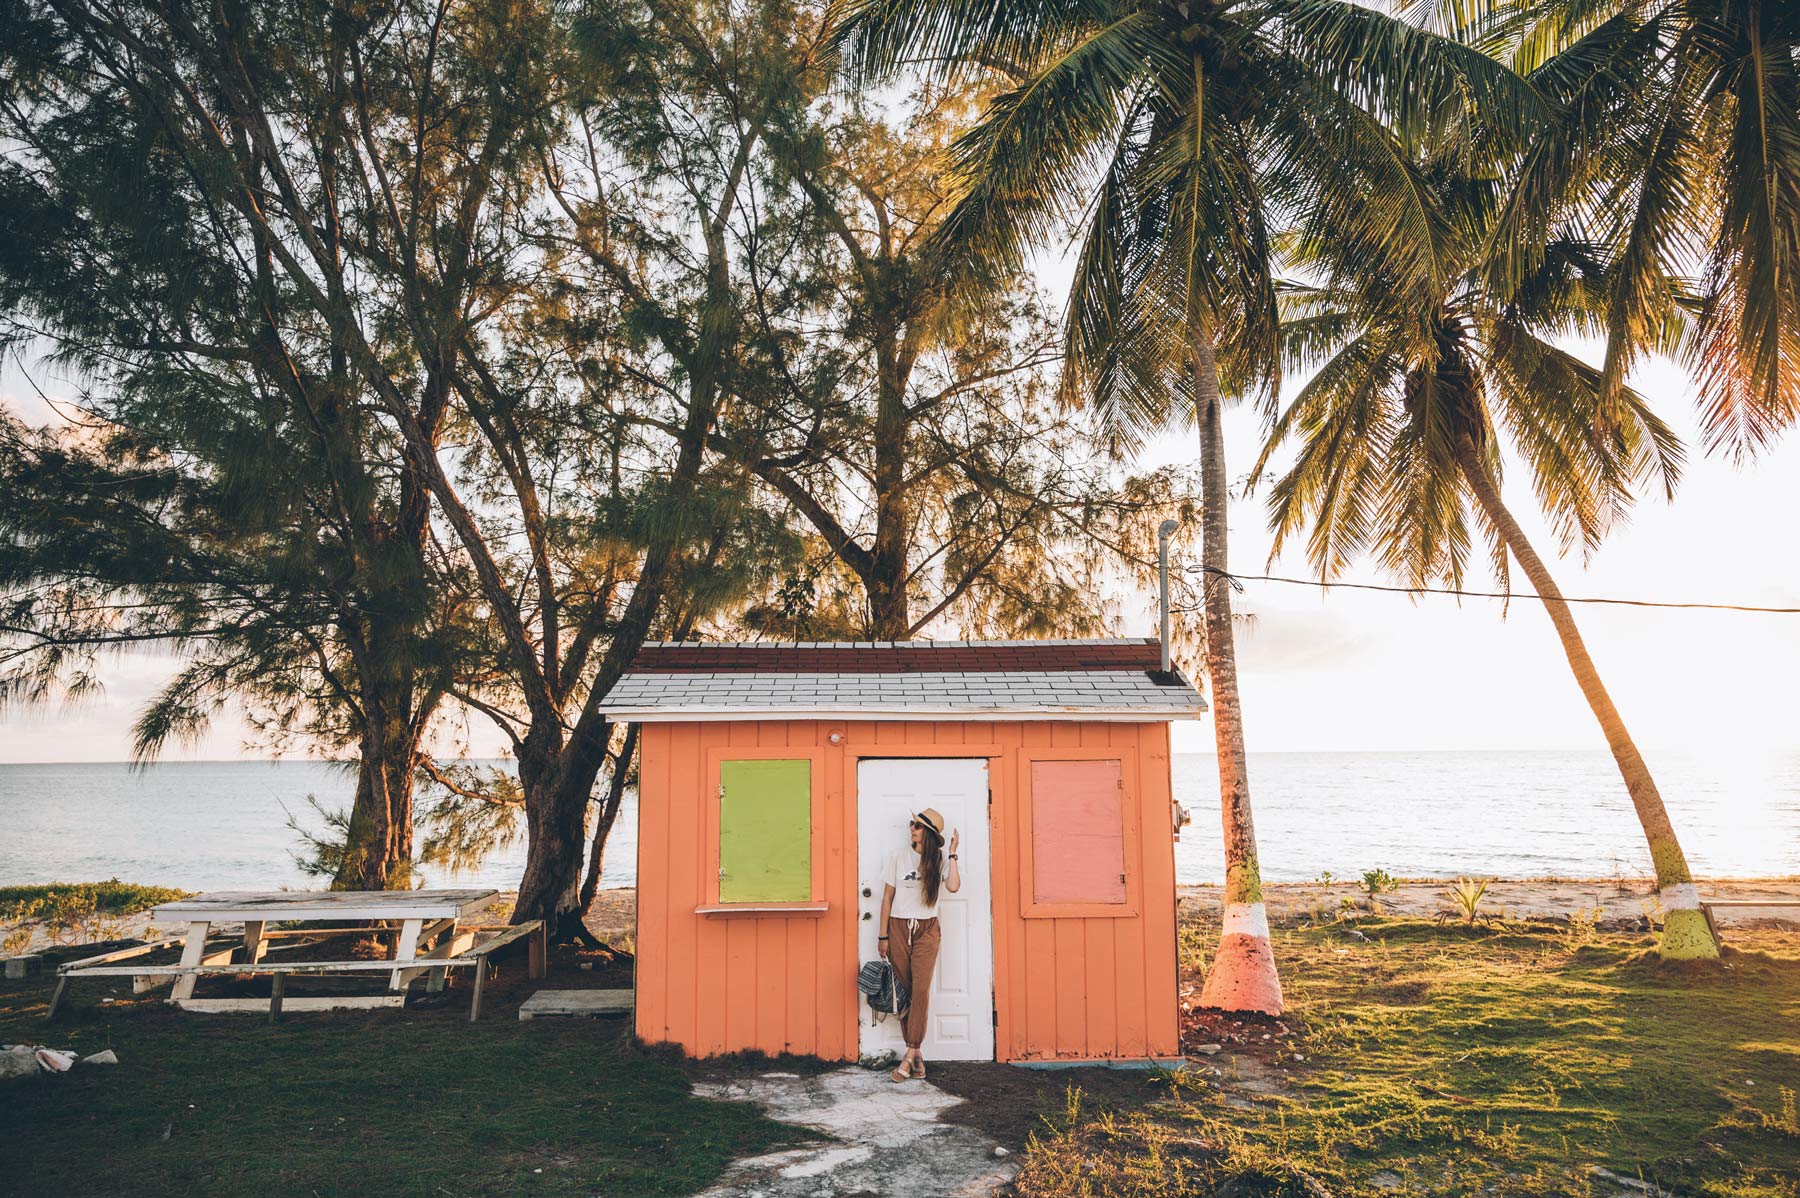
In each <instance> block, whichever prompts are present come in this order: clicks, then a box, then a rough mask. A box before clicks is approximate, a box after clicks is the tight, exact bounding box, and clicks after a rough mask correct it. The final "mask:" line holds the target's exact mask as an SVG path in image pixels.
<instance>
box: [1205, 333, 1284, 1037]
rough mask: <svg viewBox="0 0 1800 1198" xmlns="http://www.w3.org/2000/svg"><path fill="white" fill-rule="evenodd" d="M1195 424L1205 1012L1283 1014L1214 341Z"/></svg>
mask: <svg viewBox="0 0 1800 1198" xmlns="http://www.w3.org/2000/svg"><path fill="white" fill-rule="evenodd" d="M1192 342H1193V369H1194V389H1195V407H1196V409H1197V410H1196V413H1195V414H1196V417H1197V420H1198V424H1199V426H1200V491H1201V505H1202V506H1201V541H1200V560H1201V562H1202V563H1203V566H1204V568H1205V571H1206V573H1205V576H1204V577H1203V579H1202V580H1201V587H1202V595H1203V603H1202V606H1203V608H1204V614H1205V622H1206V674H1207V678H1208V679H1209V680H1210V682H1211V684H1212V696H1211V698H1212V719H1213V742H1214V745H1215V748H1216V751H1217V753H1218V760H1219V815H1220V819H1221V821H1222V823H1223V825H1224V831H1225V917H1224V927H1223V929H1222V931H1221V934H1220V937H1219V951H1218V953H1217V954H1216V955H1215V956H1214V958H1213V964H1212V968H1211V969H1210V970H1208V971H1207V974H1206V985H1205V987H1204V989H1203V990H1202V991H1201V995H1200V1001H1201V1003H1202V1005H1204V1006H1208V1007H1217V1008H1219V1009H1221V1010H1226V1011H1259V1012H1261V1013H1263V1014H1265V1015H1279V1014H1280V1013H1281V1011H1282V998H1281V979H1280V977H1279V976H1278V975H1277V974H1276V972H1275V957H1274V953H1273V951H1272V949H1271V946H1270V944H1269V919H1268V915H1267V913H1266V911H1265V909H1264V907H1263V896H1262V871H1261V867H1260V865H1259V864H1258V861H1257V855H1256V826H1255V824H1254V823H1253V822H1252V820H1251V817H1250V770H1249V764H1248V762H1247V761H1246V758H1245V753H1244V714H1243V707H1242V705H1241V703H1240V702H1239V699H1238V677H1237V643H1236V641H1235V640H1234V639H1233V631H1232V627H1231V581H1230V579H1229V578H1228V577H1227V574H1228V572H1229V571H1230V568H1231V567H1230V555H1229V553H1228V541H1229V536H1230V519H1229V512H1228V510H1227V505H1228V504H1229V502H1230V494H1229V486H1228V483H1227V474H1226V470H1225V430H1224V423H1223V412H1222V409H1223V404H1222V403H1221V401H1220V398H1219V369H1218V363H1217V361H1216V359H1215V358H1214V356H1213V345H1212V335H1211V332H1210V331H1209V330H1207V329H1205V328H1202V327H1195V329H1194V330H1193V336H1192Z"/></svg>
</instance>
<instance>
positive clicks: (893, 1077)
mask: <svg viewBox="0 0 1800 1198" xmlns="http://www.w3.org/2000/svg"><path fill="white" fill-rule="evenodd" d="M912 1076H913V1075H912V1071H911V1070H910V1069H908V1068H907V1066H906V1062H905V1061H902V1062H900V1067H899V1068H898V1069H895V1070H894V1071H893V1072H892V1073H890V1074H888V1079H889V1080H890V1081H897V1082H904V1081H911V1080H912Z"/></svg>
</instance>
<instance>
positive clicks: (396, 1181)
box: [0, 963, 795, 1198]
mask: <svg viewBox="0 0 1800 1198" xmlns="http://www.w3.org/2000/svg"><path fill="white" fill-rule="evenodd" d="M522 974H523V968H522V966H521V965H519V964H517V963H509V964H508V965H506V966H503V967H502V971H501V974H500V977H499V978H498V979H497V980H496V981H495V982H493V983H490V988H489V993H490V994H492V995H494V997H495V1001H494V1002H493V1003H492V1005H491V1006H490V1007H489V1009H488V1011H487V1013H486V1014H485V1015H484V1016H483V1018H482V1021H481V1022H480V1023H477V1024H473V1025H471V1024H469V1023H468V1022H467V1005H466V1004H467V993H466V991H462V992H457V991H452V992H451V994H450V995H447V996H444V997H445V998H446V999H447V1000H448V1001H445V1002H443V1003H442V1004H441V1005H436V1006H431V1007H427V1008H425V1009H413V1008H410V1007H409V1008H408V1009H406V1010H404V1011H398V1010H396V1011H377V1012H366V1013H335V1014H296V1015H292V1016H290V1017H289V1018H288V1019H286V1020H285V1021H284V1022H283V1023H281V1024H280V1025H277V1026H274V1027H270V1026H269V1025H268V1024H267V1023H266V1022H265V1021H264V1020H263V1019H261V1018H256V1017H244V1016H203V1015H193V1014H183V1013H181V1012H177V1011H170V1010H167V1009H165V1008H164V1007H163V1006H162V1005H161V1004H160V1003H159V1002H156V1001H153V999H152V1000H147V1001H139V1002H135V1003H132V1002H119V1003H108V1004H104V1005H102V1004H101V1003H100V1001H99V1000H100V999H101V998H102V997H107V996H115V997H116V996H123V997H126V998H128V997H129V995H130V979H129V978H123V979H109V981H111V982H119V983H123V984H122V985H112V986H109V985H108V984H106V983H104V982H101V981H99V980H92V981H87V982H78V983H76V984H75V985H74V986H72V987H71V990H70V994H71V995H72V996H73V998H74V1000H75V1001H74V1005H73V1006H72V1007H70V1006H68V1004H67V1000H66V999H65V1008H64V1009H65V1011H67V1014H64V1013H63V1012H59V1013H58V1016H57V1021H56V1022H55V1023H54V1024H49V1025H46V1024H45V1023H44V1022H43V1013H44V1008H45V1005H46V1003H47V1002H48V999H49V994H50V989H51V985H52V982H51V981H50V980H49V979H47V978H46V977H45V976H44V975H39V976H37V977H34V978H31V979H30V980H28V981H25V982H0V1042H4V1043H14V1042H25V1043H31V1044H48V1045H50V1046H52V1047H59V1048H73V1049H74V1050H76V1051H77V1052H80V1053H83V1054H86V1053H93V1052H98V1051H100V1050H101V1049H103V1048H112V1049H114V1050H115V1051H116V1052H117V1053H118V1055H119V1059H120V1062H121V1063H120V1064H119V1065H117V1066H110V1067H109V1066H88V1067H86V1068H83V1067H82V1066H79V1065H78V1066H77V1067H76V1068H75V1069H74V1070H72V1071H70V1072H69V1073H67V1074H63V1075H61V1076H54V1077H53V1076H43V1077H38V1078H28V1079H25V1080H23V1081H14V1082H5V1083H0V1086H3V1087H4V1088H3V1089H0V1160H3V1161H5V1162H6V1165H5V1180H4V1182H3V1183H0V1192H3V1193H11V1194H29V1195H33V1196H34V1198H58V1196H61V1195H83V1196H87V1198H104V1196H109V1195H133V1196H137V1198H150V1196H155V1195H181V1196H182V1198H191V1196H193V1195H200V1194H203V1195H209V1196H215V1198H228V1196H232V1195H254V1196H256V1198H285V1196H286V1195H307V1196H312V1195H317V1196H318V1198H332V1196H333V1195H345V1196H350V1195H365V1194H381V1195H383V1196H384V1198H410V1196H414V1195H417V1196H419V1198H427V1196H429V1198H444V1196H445V1195H449V1196H451V1198H463V1196H465V1195H488V1194H507V1195H512V1194H521V1195H534V1194H542V1195H574V1194H580V1195H593V1194H605V1195H615V1194H617V1195H637V1194H691V1193H693V1192H695V1191H696V1190H699V1189H703V1188H705V1187H706V1186H707V1185H708V1184H710V1183H711V1182H712V1181H713V1179H715V1178H716V1177H717V1176H718V1175H719V1173H720V1172H721V1170H722V1169H723V1168H724V1166H725V1164H726V1162H727V1161H729V1160H730V1159H731V1158H733V1157H735V1156H738V1155H741V1154H745V1153H750V1152H755V1151H757V1150H759V1149H763V1148H765V1147H768V1146H770V1145H774V1144H779V1143H783V1142H787V1141H789V1140H790V1139H792V1138H793V1137H794V1135H795V1131H794V1129H793V1128H791V1127H787V1126H784V1125H782V1124H778V1123H775V1122H773V1121H771V1120H769V1119H767V1118H765V1117H764V1116H763V1115H762V1114H761V1113H760V1112H759V1111H758V1110H757V1109H756V1108H755V1107H753V1106H749V1105H745V1104H732V1103H717V1102H708V1101H703V1100H701V1099H697V1098H695V1097H694V1096H693V1094H692V1093H691V1087H690V1085H689V1082H688V1079H687V1077H686V1076H684V1074H683V1073H682V1072H681V1071H680V1070H679V1069H677V1068H676V1067H675V1066H674V1065H672V1064H671V1063H669V1062H667V1061H665V1060H662V1059H659V1058H657V1057H655V1056H653V1055H650V1054H646V1053H643V1052H640V1051H638V1050H636V1049H634V1048H633V1047H631V1044H630V1041H629V1037H627V1036H626V1035H625V1034H624V1029H623V1027H622V1023H623V1021H619V1020H609V1021H592V1020H571V1021H564V1020H537V1021H533V1022H530V1023H521V1022H519V1021H518V1019H517V1018H516V1014H515V1012H516V1009H517V1004H518V1002H520V1001H522V1000H523V998H524V997H525V995H526V994H528V993H529V992H530V989H532V988H534V987H532V986H527V985H526V984H524V982H523V980H522ZM557 981H558V978H557V973H556V972H553V973H552V984H557ZM153 997H160V994H159V995H156V996H153Z"/></svg>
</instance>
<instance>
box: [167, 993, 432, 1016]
mask: <svg viewBox="0 0 1800 1198" xmlns="http://www.w3.org/2000/svg"><path fill="white" fill-rule="evenodd" d="M171 1001H173V1000H171ZM174 1005H175V1006H178V1007H180V1008H181V1009H182V1010H184V1011H193V1012H195V1013H197V1014H202V1015H262V1014H265V1013H267V1011H268V1009H269V1000H268V999H266V998H186V999H182V1000H181V1001H179V1002H175V1004H174ZM405 1005H406V995H404V994H332V995H302V996H300V997H299V998H288V999H284V1000H283V1002H282V1007H281V1009H282V1011H283V1012H290V1011H372V1010H379V1009H383V1008H387V1007H403V1006H405Z"/></svg>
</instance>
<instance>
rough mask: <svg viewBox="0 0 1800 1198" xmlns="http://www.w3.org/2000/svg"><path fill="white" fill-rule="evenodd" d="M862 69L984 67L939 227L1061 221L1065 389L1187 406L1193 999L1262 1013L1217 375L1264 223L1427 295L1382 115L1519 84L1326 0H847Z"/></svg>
mask: <svg viewBox="0 0 1800 1198" xmlns="http://www.w3.org/2000/svg"><path fill="white" fill-rule="evenodd" d="M844 4H845V7H844V9H843V11H842V12H841V13H840V14H839V20H840V29H841V30H842V35H841V37H842V41H841V44H843V45H844V46H845V47H846V49H847V51H848V53H849V57H850V59H851V61H852V64H853V65H854V66H855V67H856V68H857V69H859V70H861V71H862V72H864V73H865V74H881V73H885V72H889V71H892V70H894V69H896V68H898V67H899V66H901V65H902V64H904V63H908V62H912V63H917V64H922V65H923V66H924V67H925V68H926V69H927V70H929V71H932V72H935V73H937V74H939V75H940V76H942V77H946V78H951V77H957V76H961V77H963V78H968V79H971V80H974V81H978V82H980V83H982V84H984V85H989V86H992V85H993V84H994V80H995V79H996V78H999V79H1001V80H1002V82H1000V83H999V84H998V86H999V88H1000V90H999V92H998V94H996V95H994V96H993V98H992V99H991V101H990V102H989V103H988V104H987V106H986V108H985V111H984V113H983V115H982V117H981V119H980V121H979V122H978V123H977V125H976V126H975V127H974V128H973V129H971V130H970V131H969V132H968V133H967V134H966V135H964V136H963V137H962V138H961V139H960V140H959V141H958V142H957V143H956V145H955V147H954V150H953V166H954V168H955V177H956V179H957V192H956V208H955V209H954V211H953V212H952V213H951V214H950V215H949V216H948V217H947V218H946V220H945V222H944V224H943V226H942V227H941V230H940V236H941V237H942V238H943V240H944V241H945V242H946V244H948V245H951V246H954V247H955V258H956V260H959V261H961V262H964V263H966V264H967V268H968V270H969V274H970V277H971V279H972V281H974V282H976V283H980V282H981V281H982V280H983V279H986V278H991V277H994V276H1000V275H1008V274H1011V273H1013V272H1016V271H1018V270H1020V269H1022V268H1023V267H1024V266H1025V256H1026V254H1027V253H1028V252H1029V250H1030V249H1031V248H1033V247H1036V246H1045V245H1047V244H1049V243H1051V242H1053V241H1054V240H1056V239H1057V238H1058V236H1059V234H1060V232H1061V231H1062V230H1063V229H1064V228H1066V227H1067V225H1068V224H1070V223H1072V222H1073V221H1075V220H1076V219H1078V218H1079V219H1080V220H1081V221H1082V224H1083V227H1082V229H1081V232H1080V234H1079V238H1078V240H1079V244H1080V253H1079V257H1078V260H1077V263H1076V269H1075V275H1074V280H1073V285H1072V291H1071V295H1070V302H1069V309H1068V314H1067V328H1066V335H1065V346H1066V354H1067V361H1066V369H1065V375H1064V393H1065V396H1066V397H1067V398H1068V399H1070V400H1071V401H1075V400H1081V401H1087V400H1089V399H1091V401H1092V402H1093V403H1094V404H1095V405H1096V406H1097V408H1098V410H1099V413H1100V415H1101V417H1102V418H1103V420H1104V421H1105V422H1106V423H1107V425H1108V426H1109V428H1110V429H1111V431H1112V432H1113V433H1114V434H1116V435H1118V436H1119V438H1120V439H1121V442H1123V443H1127V444H1128V443H1130V442H1131V441H1133V440H1135V439H1136V438H1138V437H1140V436H1141V435H1142V434H1144V433H1145V432H1146V431H1149V430H1153V429H1160V428H1164V427H1167V426H1169V425H1170V424H1171V423H1176V422H1186V421H1189V420H1191V421H1193V423H1194V425H1195V426H1197V428H1198V431H1199V442H1200V444H1199V449H1200V455H1199V456H1200V469H1201V486H1202V494H1203V503H1204V509H1205V510H1204V514H1203V523H1202V529H1201V532H1202V562H1203V569H1204V571H1205V579H1204V584H1203V588H1202V593H1203V599H1204V602H1203V608H1204V624H1205V632H1206V670H1207V674H1208V676H1209V677H1210V678H1211V681H1212V711H1213V730H1214V736H1215V740H1216V746H1217V755H1218V768H1219V797H1220V808H1221V816H1222V821H1223V825H1224V840H1225V860H1226V884H1225V921H1224V931H1223V935H1222V938H1221V941H1220V946H1219V951H1218V953H1217V955H1216V956H1215V958H1214V963H1213V967H1212V969H1211V970H1210V971H1209V972H1208V974H1207V979H1206V986H1205V990H1204V992H1203V994H1202V1002H1203V1003H1205V1004H1206V1005H1208V1006H1213V1007H1218V1008H1223V1009H1226V1010H1233V1011H1263V1012H1268V1013H1275V1012H1279V1011H1280V1010H1281V1009H1282V997H1281V984H1280V981H1279V979H1278V977H1277V974H1276V970H1275V963H1274V960H1273V957H1272V956H1271V953H1270V946H1269V938H1268V921H1267V918H1266V915H1265V913H1264V908H1263V902H1262V881H1261V873H1260V869H1259V865H1258V861H1257V853H1256V836H1255V829H1254V826H1253V824H1252V820H1251V807H1250V779H1249V771H1248V768H1247V763H1246V760H1245V752H1244V722H1243V713H1242V710H1241V706H1240V703H1239V697H1238V677H1237V658H1236V652H1235V648H1234V643H1233V639H1232V622H1231V621H1232V617H1231V592H1230V587H1229V580H1228V578H1227V572H1228V571H1229V568H1230V567H1229V561H1228V557H1227V552H1226V542H1227V525H1226V501H1227V480H1228V478H1229V475H1228V473H1227V469H1226V464H1225V456H1224V438H1223V432H1222V425H1221V413H1222V408H1223V403H1224V401H1225V399H1226V398H1228V397H1233V396H1242V395H1246V394H1248V395H1254V396H1257V397H1259V398H1260V400H1261V401H1262V403H1263V404H1264V405H1265V408H1266V410H1268V411H1270V412H1271V413H1272V404H1273V399H1274V396H1275V393H1276V388H1277V385H1278V379H1279V362H1280V353H1279V331H1280V321H1279V312H1278V304H1277V297H1276V287H1275V270H1274V266H1273V262H1272V260H1273V257H1274V253H1273V249H1272V244H1273V238H1272V235H1271V230H1272V228H1274V227H1275V226H1276V225H1277V224H1280V223H1285V222H1286V221H1287V220H1289V219H1295V220H1298V221H1300V222H1302V223H1304V224H1305V225H1307V226H1309V227H1313V228H1331V229H1333V230H1334V231H1335V234H1336V236H1338V237H1340V238H1342V239H1343V240H1344V241H1345V242H1346V243H1353V244H1355V245H1357V246H1359V247H1360V251H1361V252H1362V253H1363V254H1364V255H1365V256H1366V257H1367V259H1368V261H1369V262H1370V263H1371V264H1373V265H1377V266H1379V267H1380V268H1381V269H1383V270H1384V271H1385V272H1386V274H1387V276H1388V277H1389V278H1390V279H1391V280H1392V282H1393V285H1394V287H1395V288H1396V290H1397V292H1398V293H1399V295H1401V296H1411V297H1413V298H1414V299H1415V301H1417V302H1419V303H1423V302H1425V301H1426V300H1427V298H1428V297H1429V295H1430V293H1431V288H1432V287H1433V286H1434V283H1435V274H1434V272H1433V270H1432V264H1431V263H1430V261H1429V259H1428V257H1426V256H1424V255H1422V254H1420V253H1419V252H1418V247H1420V246H1421V245H1423V244H1424V242H1425V240H1426V238H1427V236H1428V234H1429V229H1428V228H1427V225H1428V222H1429V221H1430V219H1431V214H1430V213H1429V212H1428V211H1427V210H1426V209H1425V207H1424V206H1423V205H1421V204H1420V203H1419V202H1418V198H1417V197H1416V196H1415V195H1414V194H1412V191H1411V183H1412V180H1411V179H1410V177H1409V175H1408V172H1407V170H1406V163H1405V160H1404V155H1403V154H1402V153H1401V152H1400V149H1399V145H1400V143H1399V142H1398V140H1397V139H1396V137H1395V135H1394V133H1393V132H1392V129H1395V128H1398V129H1401V130H1406V129H1409V128H1416V127H1420V126H1422V125H1423V124H1424V123H1425V122H1426V121H1427V119H1428V118H1429V116H1430V115H1431V113H1433V112H1434V111H1436V110H1437V108H1438V106H1439V105H1440V104H1441V103H1446V102H1453V101H1451V100H1449V99H1447V97H1452V96H1454V97H1457V98H1460V99H1461V100H1462V101H1463V102H1468V101H1473V102H1475V103H1477V104H1491V105H1492V106H1495V107H1499V108H1504V107H1506V106H1508V105H1510V106H1511V110H1512V111H1513V112H1514V113H1515V114H1516V115H1517V116H1518V117H1519V118H1521V119H1523V118H1527V117H1529V116H1531V115H1534V114H1535V113H1536V111H1537V105H1536V100H1535V96H1534V95H1533V94H1532V93H1531V92H1530V90H1529V89H1528V88H1525V87H1523V86H1522V85H1521V84H1520V83H1519V81H1518V80H1517V78H1516V77H1515V76H1513V75H1512V74H1511V73H1510V72H1509V71H1507V70H1505V69H1504V68H1502V67H1500V66H1498V65H1497V64H1496V63H1494V62H1493V61H1492V60H1491V59H1489V58H1487V57H1485V56H1483V55H1482V54H1480V53H1479V52H1476V51H1474V50H1472V49H1470V48H1468V47H1464V46H1461V45H1458V44H1456V43H1454V42H1451V41H1447V40H1445V39H1442V38H1439V37H1436V36H1434V35H1432V34H1430V33H1427V32H1424V31H1422V30H1420V29H1417V28H1414V27H1412V26H1410V25H1408V24H1406V23H1405V22H1402V21H1397V20H1395V19H1393V18H1391V17H1389V16H1387V15H1385V14H1382V13H1379V12H1375V11H1373V10H1371V9H1369V8H1365V7H1362V6H1359V5H1357V4H1354V3H1348V2H1345V0H1172V2H1171V0H1081V2H1068V0H844Z"/></svg>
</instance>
